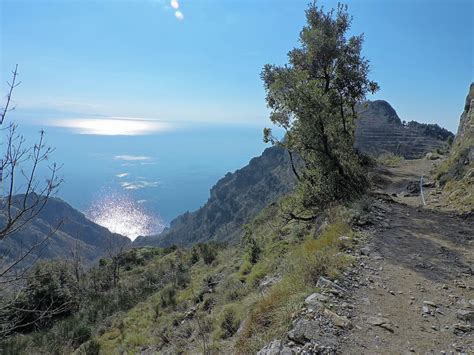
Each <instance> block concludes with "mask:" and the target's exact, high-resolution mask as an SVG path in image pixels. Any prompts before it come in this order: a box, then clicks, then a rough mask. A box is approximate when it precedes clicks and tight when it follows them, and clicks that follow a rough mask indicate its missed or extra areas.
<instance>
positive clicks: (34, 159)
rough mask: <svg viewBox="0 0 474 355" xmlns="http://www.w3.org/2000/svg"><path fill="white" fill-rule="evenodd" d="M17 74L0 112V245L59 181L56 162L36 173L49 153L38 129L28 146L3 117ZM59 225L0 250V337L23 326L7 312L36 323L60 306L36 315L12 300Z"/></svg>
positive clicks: (37, 209) (28, 279) (37, 211)
mask: <svg viewBox="0 0 474 355" xmlns="http://www.w3.org/2000/svg"><path fill="white" fill-rule="evenodd" d="M18 75H19V74H18V65H17V66H16V67H15V70H14V71H13V72H12V79H11V81H10V82H7V85H8V91H7V95H6V102H5V105H4V107H3V108H1V109H0V138H5V141H4V142H3V141H2V144H1V152H0V154H1V155H0V246H2V244H3V243H6V241H7V239H8V238H11V237H13V235H14V233H15V232H17V231H19V230H20V229H22V228H25V227H26V226H27V225H28V224H29V223H30V222H31V221H32V220H33V219H34V218H36V217H37V216H38V215H39V214H40V212H41V211H42V210H43V208H44V207H45V205H46V203H47V201H48V199H49V198H50V197H51V196H52V195H54V194H55V193H56V191H57V189H58V188H59V185H60V184H61V182H62V179H61V178H60V177H59V176H58V170H59V166H58V165H57V164H50V165H48V168H49V174H48V175H47V176H46V177H44V178H42V177H41V175H40V173H39V170H40V167H41V166H42V165H47V164H48V159H49V156H50V155H51V153H52V152H53V151H54V149H52V148H51V147H48V146H47V145H46V144H45V140H44V131H41V132H40V134H39V138H38V141H37V143H36V144H34V145H33V146H28V145H27V144H26V140H25V139H24V137H23V136H22V135H21V134H20V133H19V132H18V126H17V125H16V124H15V123H13V122H8V121H7V116H8V113H9V112H11V111H12V110H13V109H14V107H11V104H12V94H13V91H14V89H15V88H16V87H18V85H20V82H18V80H17V79H18ZM61 224H62V223H61V222H59V223H58V225H57V226H55V228H53V229H52V230H51V231H50V232H49V233H47V235H46V236H45V237H43V238H40V239H38V240H36V241H35V242H34V243H24V244H23V241H19V243H20V244H22V245H21V248H20V251H18V250H15V251H14V252H12V251H11V250H10V249H9V248H8V247H5V248H1V249H2V250H6V252H5V253H1V255H0V338H1V337H2V336H4V335H5V334H8V333H10V332H12V331H14V330H15V329H17V328H18V327H19V324H18V323H23V326H24V322H23V320H21V319H17V318H15V317H13V318H11V317H10V318H9V317H6V316H5V314H10V313H9V312H10V310H12V309H15V310H16V311H18V312H19V311H21V312H23V313H24V314H26V313H28V314H30V315H31V316H32V318H31V319H30V321H29V322H30V323H31V324H34V323H36V320H35V319H34V318H35V317H37V318H38V320H39V319H45V318H48V317H50V316H51V315H53V314H57V313H58V312H60V311H61V309H62V306H60V307H59V308H60V309H59V308H57V307H56V305H55V304H54V305H51V307H48V308H47V309H44V310H42V311H41V312H37V310H36V309H27V308H23V309H20V307H19V306H18V300H19V299H21V298H22V297H25V292H27V290H26V289H25V285H26V284H28V283H30V284H31V280H32V278H34V277H35V274H34V273H30V274H29V273H28V271H29V269H30V268H31V267H32V266H33V264H34V262H35V261H36V260H37V259H38V257H39V256H38V255H39V253H40V251H41V250H42V248H44V246H45V244H46V242H47V241H48V239H49V238H50V237H52V236H53V235H54V234H55V233H56V231H57V230H58V228H60V226H61ZM3 246H4V245H3ZM35 254H36V255H35ZM12 307H13V308H12Z"/></svg>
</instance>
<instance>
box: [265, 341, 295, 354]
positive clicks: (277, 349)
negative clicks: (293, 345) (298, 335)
mask: <svg viewBox="0 0 474 355" xmlns="http://www.w3.org/2000/svg"><path fill="white" fill-rule="evenodd" d="M292 354H293V351H292V350H291V349H290V348H289V347H288V346H286V345H285V344H284V343H283V342H282V341H281V340H274V341H272V342H271V343H270V344H267V345H265V346H264V347H263V348H262V349H261V350H260V351H259V352H257V355H292Z"/></svg>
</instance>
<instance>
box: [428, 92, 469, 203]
mask: <svg viewBox="0 0 474 355" xmlns="http://www.w3.org/2000/svg"><path fill="white" fill-rule="evenodd" d="M437 172H438V176H437V178H438V181H439V183H440V185H441V186H442V187H443V191H444V194H443V196H442V198H441V202H443V203H444V204H445V205H446V207H448V208H450V209H460V210H463V211H473V210H474V83H471V86H470V88H469V92H468V94H467V97H466V101H465V104H464V110H463V113H462V114H461V119H460V121H459V128H458V132H457V134H456V138H455V139H454V143H453V146H452V149H451V154H450V156H449V158H448V159H447V160H446V161H445V162H443V163H442V164H441V165H440V166H439V167H438V169H437Z"/></svg>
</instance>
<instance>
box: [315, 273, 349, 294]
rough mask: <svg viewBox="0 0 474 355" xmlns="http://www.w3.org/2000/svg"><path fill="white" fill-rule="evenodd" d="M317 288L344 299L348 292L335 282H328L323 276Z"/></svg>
mask: <svg viewBox="0 0 474 355" xmlns="http://www.w3.org/2000/svg"><path fill="white" fill-rule="evenodd" d="M316 287H319V288H322V289H325V290H327V291H328V292H330V293H333V294H335V295H337V296H339V297H343V296H345V295H346V294H347V291H346V290H345V289H344V288H342V287H341V286H339V285H338V284H336V283H335V282H332V281H331V280H328V279H326V278H325V277H322V276H321V277H320V278H319V280H318V282H317V283H316Z"/></svg>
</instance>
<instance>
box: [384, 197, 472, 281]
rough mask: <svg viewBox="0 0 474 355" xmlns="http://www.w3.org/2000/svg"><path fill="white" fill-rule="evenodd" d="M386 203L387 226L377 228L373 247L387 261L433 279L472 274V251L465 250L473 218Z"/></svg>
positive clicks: (446, 279) (454, 277) (449, 278)
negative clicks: (388, 222) (387, 211)
mask: <svg viewBox="0 0 474 355" xmlns="http://www.w3.org/2000/svg"><path fill="white" fill-rule="evenodd" d="M387 203H388V205H389V206H390V208H391V210H392V212H390V213H388V214H387V217H389V219H390V228H388V229H383V230H380V231H379V232H378V233H377V238H376V239H375V249H376V250H377V251H378V252H379V253H380V254H381V255H382V256H383V257H384V258H385V259H386V260H387V261H389V262H390V263H392V264H395V265H397V264H401V265H402V266H404V267H406V268H409V269H411V270H413V271H414V272H416V273H420V274H423V275H424V276H425V277H426V278H428V279H431V280H433V281H436V282H447V281H450V280H453V279H456V278H457V277H459V276H460V275H461V274H463V273H464V274H472V273H473V271H474V270H472V267H471V266H470V265H473V263H474V260H472V254H473V253H472V252H471V253H469V250H468V249H466V248H469V246H470V245H469V241H470V240H472V239H473V236H472V234H473V233H472V231H473V230H474V220H473V218H472V217H471V218H466V219H463V218H461V217H458V216H453V215H451V214H448V213H445V212H440V211H430V210H426V209H420V208H414V207H410V206H407V205H402V204H399V203H396V202H387ZM463 251H467V252H468V253H464V252H463ZM466 259H467V260H466Z"/></svg>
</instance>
